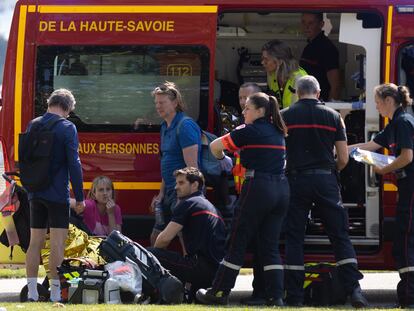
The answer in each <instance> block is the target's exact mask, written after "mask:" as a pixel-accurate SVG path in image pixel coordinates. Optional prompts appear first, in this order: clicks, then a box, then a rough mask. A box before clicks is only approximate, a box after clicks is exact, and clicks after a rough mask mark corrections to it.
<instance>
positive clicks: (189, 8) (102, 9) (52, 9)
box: [38, 5, 217, 14]
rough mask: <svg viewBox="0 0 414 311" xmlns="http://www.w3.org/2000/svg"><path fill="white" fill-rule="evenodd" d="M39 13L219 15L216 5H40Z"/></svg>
mask: <svg viewBox="0 0 414 311" xmlns="http://www.w3.org/2000/svg"><path fill="white" fill-rule="evenodd" d="M38 12H39V13H89V14H99V13H168V14H171V13H217V6H216V5H39V6H38Z"/></svg>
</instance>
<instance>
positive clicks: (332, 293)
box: [303, 262, 347, 306]
mask: <svg viewBox="0 0 414 311" xmlns="http://www.w3.org/2000/svg"><path fill="white" fill-rule="evenodd" d="M303 288H304V290H305V293H304V303H305V305H311V306H331V305H341V304H345V302H346V298H347V295H346V294H345V289H344V287H343V284H342V282H341V281H340V279H339V275H338V271H337V269H336V266H335V264H331V263H326V262H320V263H307V264H305V283H304V284H303Z"/></svg>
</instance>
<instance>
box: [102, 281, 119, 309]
mask: <svg viewBox="0 0 414 311" xmlns="http://www.w3.org/2000/svg"><path fill="white" fill-rule="evenodd" d="M104 302H105V303H121V296H120V293H119V283H118V281H117V280H114V279H112V278H109V279H107V280H106V282H105V285H104Z"/></svg>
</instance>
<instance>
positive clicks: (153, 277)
mask: <svg viewBox="0 0 414 311" xmlns="http://www.w3.org/2000/svg"><path fill="white" fill-rule="evenodd" d="M99 254H100V256H102V258H104V260H105V261H106V262H114V261H117V260H120V261H125V260H126V258H129V259H130V260H132V261H133V262H135V263H136V264H137V265H138V267H139V268H140V270H141V273H142V277H143V282H144V283H145V282H146V283H147V284H143V291H144V294H147V295H148V296H151V297H154V292H155V293H156V296H157V298H158V302H159V303H165V304H178V303H182V302H183V299H184V286H183V283H182V282H181V281H180V280H179V279H177V278H176V277H175V276H173V275H171V274H170V272H169V271H168V270H166V269H165V268H164V267H163V266H162V265H161V264H160V262H159V261H158V259H157V258H156V257H155V256H154V255H153V254H152V253H151V252H149V251H148V250H146V249H145V248H144V247H143V246H141V245H140V244H138V243H136V242H134V241H132V240H130V239H129V238H127V237H126V236H124V235H123V234H121V233H120V232H119V231H115V230H114V231H112V232H111V234H110V235H109V236H108V237H107V238H106V239H105V240H103V241H102V242H101V244H100V245H99ZM145 285H149V287H150V288H152V289H153V290H154V291H152V292H151V293H145V291H146V290H148V289H147V287H146V286H145Z"/></svg>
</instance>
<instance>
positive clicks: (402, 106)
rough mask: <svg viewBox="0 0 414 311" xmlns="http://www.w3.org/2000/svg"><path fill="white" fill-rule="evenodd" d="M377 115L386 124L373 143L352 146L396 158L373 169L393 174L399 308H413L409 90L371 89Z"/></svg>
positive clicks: (413, 136) (413, 127)
mask: <svg viewBox="0 0 414 311" xmlns="http://www.w3.org/2000/svg"><path fill="white" fill-rule="evenodd" d="M374 93H375V103H376V106H377V110H378V112H379V113H380V114H381V115H382V116H383V117H384V118H385V117H386V118H389V119H390V123H389V124H388V125H387V126H386V127H385V128H384V129H383V130H382V131H381V132H380V133H378V135H377V136H376V137H375V138H374V140H372V141H370V142H367V143H362V144H355V145H351V146H349V147H348V149H349V150H352V149H354V148H356V147H358V148H361V149H365V150H369V151H375V150H377V149H380V148H382V147H383V148H387V149H389V150H390V151H392V152H393V153H394V154H395V156H396V159H395V160H394V161H393V162H392V163H391V164H389V165H386V166H385V167H382V168H380V167H377V166H375V167H374V171H375V173H377V174H380V175H384V174H388V173H395V175H396V178H397V186H398V202H397V209H396V215H395V220H396V221H395V226H396V227H395V230H394V244H393V251H392V255H393V257H394V260H395V263H396V265H397V269H398V272H399V274H400V278H401V280H400V282H399V283H398V286H397V294H398V301H399V303H400V305H401V307H404V308H414V227H413V212H414V162H413V148H414V117H413V116H412V115H410V114H409V113H407V112H406V111H405V110H406V109H407V107H408V106H411V104H412V99H411V98H410V94H409V90H408V88H407V87H405V86H397V85H395V84H392V83H389V84H388V83H387V84H381V85H379V86H377V87H376V88H375V89H374Z"/></svg>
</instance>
